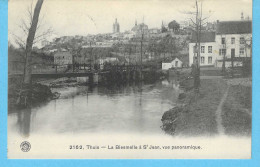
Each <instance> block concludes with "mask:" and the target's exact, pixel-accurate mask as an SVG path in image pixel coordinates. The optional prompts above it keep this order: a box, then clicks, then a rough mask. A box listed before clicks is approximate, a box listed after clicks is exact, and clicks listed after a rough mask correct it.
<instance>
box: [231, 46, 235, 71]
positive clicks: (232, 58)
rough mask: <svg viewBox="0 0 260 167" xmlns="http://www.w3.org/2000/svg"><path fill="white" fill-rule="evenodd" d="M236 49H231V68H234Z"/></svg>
mask: <svg viewBox="0 0 260 167" xmlns="http://www.w3.org/2000/svg"><path fill="white" fill-rule="evenodd" d="M234 57H235V49H231V66H232V67H234Z"/></svg>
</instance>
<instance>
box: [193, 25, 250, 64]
mask: <svg viewBox="0 0 260 167" xmlns="http://www.w3.org/2000/svg"><path fill="white" fill-rule="evenodd" d="M196 41H197V40H196V33H195V32H193V34H192V40H191V42H190V44H189V65H190V66H191V65H192V64H193V62H194V60H196V59H197V52H200V60H199V61H200V66H215V67H222V64H223V60H225V66H226V67H230V66H231V64H232V63H231V62H232V61H233V65H234V66H241V65H242V62H243V60H245V59H248V58H250V57H251V55H252V51H251V45H252V21H249V20H241V21H222V22H219V21H217V27H216V32H208V31H204V32H201V36H200V48H196V47H195V46H196Z"/></svg>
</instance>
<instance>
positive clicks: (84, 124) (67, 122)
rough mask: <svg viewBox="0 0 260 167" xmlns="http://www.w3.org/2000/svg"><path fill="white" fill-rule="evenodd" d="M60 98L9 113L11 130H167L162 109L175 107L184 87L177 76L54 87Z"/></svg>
mask: <svg viewBox="0 0 260 167" xmlns="http://www.w3.org/2000/svg"><path fill="white" fill-rule="evenodd" d="M52 91H54V92H59V93H61V96H60V98H59V99H57V100H52V101H50V102H48V103H46V104H42V105H41V106H38V107H35V108H31V109H26V110H20V111H14V112H12V113H11V114H9V115H8V127H9V131H8V132H9V133H16V134H17V135H20V136H23V137H29V136H30V135H31V134H38V133H41V134H42V133H54V134H61V133H73V134H77V133H81V134H82V133H83V134H84V133H99V134H100V133H101V134H103V133H126V132H127V133H139V134H140V133H149V134H150V133H152V134H164V132H163V131H162V130H161V128H160V126H161V125H162V123H161V117H162V115H163V113H164V112H165V111H167V110H169V109H170V108H172V107H174V105H175V103H176V100H177V98H178V95H179V92H180V91H181V90H180V89H179V87H178V83H177V82H174V80H163V81H157V82H155V83H153V84H143V83H139V84H131V85H124V86H112V87H104V86H93V87H89V86H77V87H65V88H53V89H52Z"/></svg>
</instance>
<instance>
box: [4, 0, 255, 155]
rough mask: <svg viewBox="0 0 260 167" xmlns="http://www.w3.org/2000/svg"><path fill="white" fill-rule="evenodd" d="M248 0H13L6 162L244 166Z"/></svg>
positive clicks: (248, 119) (248, 114)
mask: <svg viewBox="0 0 260 167" xmlns="http://www.w3.org/2000/svg"><path fill="white" fill-rule="evenodd" d="M252 17H253V16H252V0H96V1H92V0H8V118H7V133H8V134H7V137H8V139H7V147H8V153H7V157H8V159H250V158H251V134H252V37H253V36H252Z"/></svg>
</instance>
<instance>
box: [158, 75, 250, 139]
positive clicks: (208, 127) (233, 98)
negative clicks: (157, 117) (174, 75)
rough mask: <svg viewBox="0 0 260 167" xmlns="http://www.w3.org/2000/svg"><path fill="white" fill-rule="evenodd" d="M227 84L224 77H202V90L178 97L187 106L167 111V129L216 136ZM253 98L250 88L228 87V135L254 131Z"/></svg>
mask: <svg viewBox="0 0 260 167" xmlns="http://www.w3.org/2000/svg"><path fill="white" fill-rule="evenodd" d="M190 84H192V82H191V83H190ZM227 87H228V85H227V82H226V81H225V80H223V79H221V78H220V79H203V80H201V88H200V92H199V93H195V92H193V90H191V91H187V92H185V95H182V97H184V98H182V99H180V100H179V103H182V104H184V105H180V106H178V107H176V108H173V109H171V110H169V111H167V112H165V114H164V115H163V117H162V122H163V126H162V127H163V129H164V130H165V132H166V133H169V134H174V135H180V136H214V135H217V134H218V130H217V122H216V110H217V107H218V105H219V103H220V101H221V98H222V97H223V95H224V93H225V92H226V91H227ZM251 97H252V93H251V87H246V86H242V85H231V86H230V87H229V91H228V96H227V99H226V101H225V102H224V105H223V107H222V113H221V116H222V125H223V127H224V131H225V134H227V135H250V134H251Z"/></svg>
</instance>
